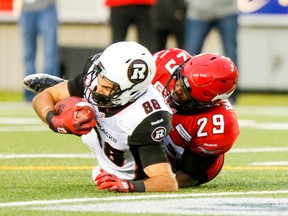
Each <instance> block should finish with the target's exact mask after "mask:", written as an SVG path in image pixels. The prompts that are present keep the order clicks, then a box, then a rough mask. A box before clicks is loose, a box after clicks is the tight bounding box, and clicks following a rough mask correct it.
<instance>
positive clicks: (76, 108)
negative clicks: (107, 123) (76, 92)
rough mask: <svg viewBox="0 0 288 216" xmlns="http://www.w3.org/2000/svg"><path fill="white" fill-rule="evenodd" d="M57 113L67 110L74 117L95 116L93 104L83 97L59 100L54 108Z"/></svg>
mask: <svg viewBox="0 0 288 216" xmlns="http://www.w3.org/2000/svg"><path fill="white" fill-rule="evenodd" d="M54 111H55V112H56V114H57V115H61V114H64V113H67V112H69V113H70V112H71V114H73V117H74V118H75V119H79V118H82V117H83V116H87V115H88V116H93V118H95V112H94V108H93V106H92V105H91V104H90V103H89V102H88V101H87V100H85V99H84V98H81V97H75V96H72V97H68V98H65V99H63V100H60V101H59V102H58V103H57V104H56V105H55V108H54Z"/></svg>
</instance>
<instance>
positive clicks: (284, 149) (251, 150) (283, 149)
mask: <svg viewBox="0 0 288 216" xmlns="http://www.w3.org/2000/svg"><path fill="white" fill-rule="evenodd" d="M287 151H288V147H267V148H232V149H231V150H230V151H229V152H228V153H227V154H230V153H254V152H287ZM16 158H19V159H21V158H95V156H94V155H93V154H92V153H91V154H38V153H35V154H0V159H16Z"/></svg>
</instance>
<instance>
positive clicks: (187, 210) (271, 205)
mask: <svg viewBox="0 0 288 216" xmlns="http://www.w3.org/2000/svg"><path fill="white" fill-rule="evenodd" d="M111 206H112V208H111ZM27 209H28V210H37V211H39V210H40V211H65V212H90V213H92V212H98V213H99V212H102V213H103V214H105V213H107V212H114V213H129V214H133V215H137V214H139V213H141V214H145V215H146V214H147V215H150V214H167V215H171V214H173V215H182V214H185V215H230V216H231V215H235V216H236V215H237V216H239V215H241V216H247V215H249V216H255V215H257V216H273V215H279V216H283V215H287V213H288V198H257V197H241V198H235V197H229V198H222V197H213V198H180V199H164V200H163V199H161V200H160V199H157V200H141V201H139V200H136V201H134V200H131V201H126V202H123V201H117V202H103V203H102V202H97V203H85V204H83V203H81V204H76V203H75V204H73V205H51V206H46V207H44V206H41V207H32V208H25V210H27Z"/></svg>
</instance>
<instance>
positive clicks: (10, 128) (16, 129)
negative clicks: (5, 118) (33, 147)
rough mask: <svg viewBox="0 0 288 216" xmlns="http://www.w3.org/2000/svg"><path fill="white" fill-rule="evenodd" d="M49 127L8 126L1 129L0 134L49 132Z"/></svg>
mask: <svg viewBox="0 0 288 216" xmlns="http://www.w3.org/2000/svg"><path fill="white" fill-rule="evenodd" d="M49 130H50V129H49V128H48V126H47V125H38V126H8V127H0V132H31V131H49Z"/></svg>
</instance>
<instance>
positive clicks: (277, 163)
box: [250, 161, 288, 166]
mask: <svg viewBox="0 0 288 216" xmlns="http://www.w3.org/2000/svg"><path fill="white" fill-rule="evenodd" d="M250 164H251V165H252V166H288V161H265V162H253V163H250Z"/></svg>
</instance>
